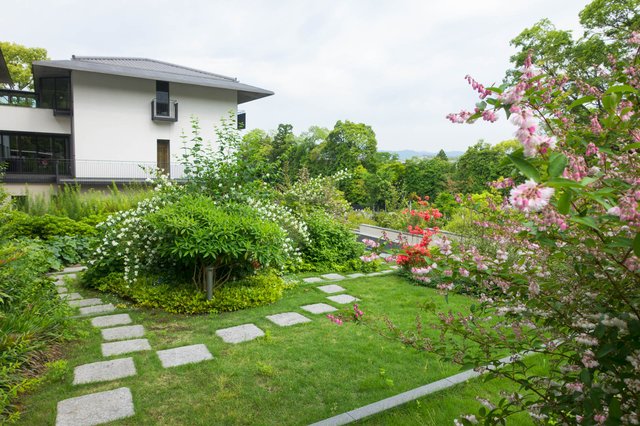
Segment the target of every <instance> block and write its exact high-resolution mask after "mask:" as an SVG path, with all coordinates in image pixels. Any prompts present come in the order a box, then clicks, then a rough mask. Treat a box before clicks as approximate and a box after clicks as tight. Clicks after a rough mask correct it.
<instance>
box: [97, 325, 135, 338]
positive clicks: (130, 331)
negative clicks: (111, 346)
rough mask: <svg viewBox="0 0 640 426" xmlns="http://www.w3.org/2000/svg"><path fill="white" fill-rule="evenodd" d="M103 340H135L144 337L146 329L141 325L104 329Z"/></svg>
mask: <svg viewBox="0 0 640 426" xmlns="http://www.w3.org/2000/svg"><path fill="white" fill-rule="evenodd" d="M100 331H101V332H102V338H103V339H104V340H123V339H134V338H136V337H142V336H144V327H143V326H141V325H125V326H123V327H114V328H103V329H102V330H100Z"/></svg>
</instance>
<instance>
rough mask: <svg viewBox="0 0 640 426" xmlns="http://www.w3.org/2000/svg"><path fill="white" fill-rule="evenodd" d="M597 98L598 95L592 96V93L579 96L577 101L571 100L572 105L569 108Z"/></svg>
mask: <svg viewBox="0 0 640 426" xmlns="http://www.w3.org/2000/svg"><path fill="white" fill-rule="evenodd" d="M595 99H596V97H595V96H591V95H589V96H583V97H582V98H578V99H576V100H575V101H573V102H571V105H569V110H572V109H574V108H575V107H577V106H580V105H584V104H586V103H588V102H591V101H595Z"/></svg>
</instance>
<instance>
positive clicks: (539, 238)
mask: <svg viewBox="0 0 640 426" xmlns="http://www.w3.org/2000/svg"><path fill="white" fill-rule="evenodd" d="M617 43H618V44H617V45H616V46H617V52H618V55H617V57H616V58H615V60H610V61H609V63H608V64H605V65H598V66H597V67H595V69H597V70H598V73H599V74H598V75H599V80H598V81H599V84H598V85H597V86H593V85H589V84H587V83H585V82H584V81H581V80H579V79H577V78H574V77H573V75H571V76H570V75H566V76H565V75H558V74H557V73H553V74H549V73H546V72H544V71H543V70H541V69H539V68H538V67H536V66H535V65H534V64H533V63H532V61H531V57H529V58H528V59H527V61H526V62H525V64H524V67H523V68H522V69H520V70H519V74H518V75H517V78H516V79H515V80H514V81H513V82H512V83H509V84H504V85H502V86H500V87H485V86H483V85H481V84H480V83H477V82H475V80H473V79H471V78H470V77H468V78H467V80H468V81H469V82H470V84H472V87H473V89H474V90H476V91H477V92H478V93H479V95H480V96H479V97H480V102H479V103H478V104H477V106H476V109H475V111H473V112H465V111H463V112H462V113H458V114H451V115H449V116H448V119H450V120H451V121H453V122H461V123H462V122H466V123H470V122H473V121H475V120H477V119H479V118H482V119H484V120H488V119H487V117H493V114H499V113H504V114H506V116H507V117H508V118H509V119H510V121H511V122H512V123H513V124H514V126H515V136H516V138H517V139H518V140H519V141H520V143H521V145H522V148H521V149H520V150H519V151H517V152H515V153H513V154H511V155H510V156H509V157H510V159H511V161H512V162H513V164H514V166H515V167H516V168H517V170H518V171H519V172H520V173H521V174H522V175H523V176H524V177H526V178H527V181H526V182H525V183H523V184H521V185H517V186H515V187H513V188H512V189H511V190H510V193H509V195H508V196H507V197H505V200H504V202H503V203H502V204H496V205H493V206H491V211H492V213H491V214H488V215H486V216H485V217H484V219H483V223H482V224H479V226H482V227H484V228H485V229H486V230H487V232H486V233H485V234H484V236H485V237H484V244H483V245H479V244H475V243H474V242H473V240H472V241H471V242H469V241H465V242H464V243H460V242H456V241H451V240H449V239H446V238H438V239H435V241H438V244H439V250H435V251H433V253H432V255H431V259H430V265H431V264H436V265H437V267H431V266H429V267H419V268H415V270H414V274H416V275H418V276H420V277H422V278H421V279H431V278H434V279H437V280H438V282H440V283H441V284H440V285H439V286H438V288H439V289H440V291H442V292H445V293H446V292H448V291H452V290H455V289H456V287H458V286H467V285H470V284H469V283H470V282H472V283H473V286H474V287H475V289H476V291H477V292H479V293H480V296H479V304H477V305H475V306H474V308H473V311H472V312H467V313H460V314H458V315H455V314H451V313H449V314H442V315H441V316H440V318H441V323H440V325H439V327H440V328H441V331H442V333H441V338H440V340H438V341H437V342H435V341H429V342H425V340H416V341H417V342H419V344H415V345H414V346H416V347H419V348H420V349H423V350H430V351H433V352H434V353H437V354H441V355H442V354H444V355H443V356H445V357H446V358H448V359H451V360H454V361H456V362H460V363H461V364H468V363H471V364H474V365H476V366H483V365H493V366H495V367H498V368H497V369H491V370H490V371H488V372H487V374H490V375H495V376H501V377H506V378H509V379H511V380H514V381H516V382H517V383H519V384H520V385H521V390H520V392H519V393H517V394H510V395H505V398H504V399H502V400H501V401H500V402H499V403H497V404H495V405H493V404H491V407H492V408H487V407H485V408H483V409H481V411H480V412H479V413H477V414H476V416H475V417H470V416H464V417H461V418H460V419H458V422H459V423H461V424H472V423H476V422H480V423H485V422H486V423H485V424H493V423H499V422H501V421H502V420H503V419H505V418H506V417H508V416H509V415H511V414H513V413H515V412H519V411H528V412H529V413H530V414H531V416H532V418H533V419H535V421H537V422H541V423H548V424H583V425H595V424H608V425H617V424H640V412H639V410H640V379H639V378H640V260H639V259H640V233H639V232H640V207H639V203H640V130H639V128H640V64H639V62H640V60H639V59H638V58H639V53H640V34H638V33H635V32H634V33H631V34H628V35H627V36H626V37H623V38H621V39H620V40H618V41H617ZM487 111H490V112H491V114H489V113H487ZM488 121H495V120H493V119H489V120H488ZM463 241H464V240H463ZM425 339H426V338H425ZM470 343H473V344H475V345H478V346H479V347H481V348H482V351H470V350H467V349H468V347H469V344H470ZM527 351H529V353H531V352H535V353H539V354H542V356H543V357H544V359H545V360H546V361H547V363H548V365H549V369H548V372H547V373H546V375H545V376H539V375H538V376H534V375H532V373H531V372H530V371H529V369H528V367H527V365H526V364H525V363H524V362H520V361H516V362H513V363H512V364H511V365H510V366H509V367H505V366H504V364H503V363H502V362H500V361H499V359H500V358H501V357H502V356H504V353H511V354H522V353H525V352H527ZM503 367H504V368H503ZM471 419H472V420H471Z"/></svg>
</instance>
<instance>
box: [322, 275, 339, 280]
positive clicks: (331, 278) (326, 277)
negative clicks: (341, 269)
mask: <svg viewBox="0 0 640 426" xmlns="http://www.w3.org/2000/svg"><path fill="white" fill-rule="evenodd" d="M321 277H322V278H324V279H325V280H334V281H336V280H344V276H343V275H340V274H325V275H321Z"/></svg>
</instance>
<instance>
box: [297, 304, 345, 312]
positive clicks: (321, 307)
mask: <svg viewBox="0 0 640 426" xmlns="http://www.w3.org/2000/svg"><path fill="white" fill-rule="evenodd" d="M300 309H302V310H304V311H307V312H311V313H312V314H324V313H327V312H335V311H337V310H338V309H337V308H334V307H333V306H331V305H327V304H326V303H315V304H313V305H305V306H300Z"/></svg>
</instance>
